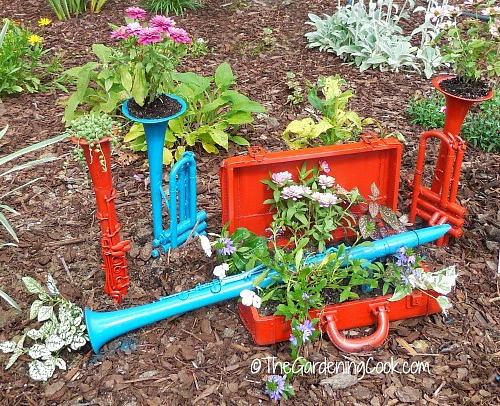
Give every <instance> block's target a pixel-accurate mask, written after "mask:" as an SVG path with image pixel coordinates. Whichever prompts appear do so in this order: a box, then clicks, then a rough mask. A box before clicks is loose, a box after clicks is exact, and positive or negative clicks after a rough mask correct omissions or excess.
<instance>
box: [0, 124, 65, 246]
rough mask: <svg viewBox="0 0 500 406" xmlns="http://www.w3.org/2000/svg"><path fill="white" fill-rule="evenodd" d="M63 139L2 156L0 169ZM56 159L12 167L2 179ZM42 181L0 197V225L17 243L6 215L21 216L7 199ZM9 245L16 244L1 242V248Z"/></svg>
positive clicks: (36, 160) (31, 181)
mask: <svg viewBox="0 0 500 406" xmlns="http://www.w3.org/2000/svg"><path fill="white" fill-rule="evenodd" d="M7 130H8V126H6V127H5V128H4V129H3V130H0V139H1V138H2V137H3V136H4V135H5V134H6V133H7ZM63 138H64V136H63V135H60V136H57V137H54V138H50V139H48V140H45V141H41V142H38V143H36V144H33V145H30V146H29V147H26V148H23V149H21V150H19V151H15V152H12V153H10V154H8V155H5V156H2V157H0V168H1V167H2V166H3V165H5V164H6V163H8V162H10V161H13V160H17V159H18V158H19V157H21V156H23V155H26V154H29V153H31V152H34V151H36V150H38V149H41V148H44V147H46V146H48V145H51V144H54V143H56V142H58V141H60V140H62V139H63ZM56 159H57V158H56V157H45V158H39V159H35V160H32V161H28V162H25V163H23V164H19V165H15V166H13V167H11V168H10V169H7V170H5V171H3V172H1V173H0V178H2V177H5V176H8V175H9V174H12V173H14V172H16V171H20V170H23V169H26V168H30V167H31V166H34V165H39V164H43V163H46V162H50V161H54V160H56ZM40 179H42V178H36V179H32V180H30V181H29V182H26V183H24V184H22V185H21V186H18V187H15V188H14V189H11V190H9V191H7V192H5V193H3V194H2V195H1V196H0V225H1V226H2V227H3V228H4V229H5V230H6V231H7V232H8V233H9V234H10V236H11V237H12V238H13V239H14V240H15V241H16V242H19V240H18V238H17V235H16V232H15V231H14V229H13V227H12V225H11V224H10V222H9V220H8V219H7V217H6V216H5V214H4V213H11V214H19V213H18V212H17V211H16V210H15V209H13V208H12V207H10V206H9V205H8V204H7V203H6V202H5V198H6V197H8V196H10V195H12V194H14V193H16V192H18V191H20V190H21V189H23V188H25V187H26V186H29V185H31V184H32V183H34V182H36V181H38V180H40ZM7 245H15V244H12V243H7V242H5V241H1V240H0V248H2V247H4V246H7Z"/></svg>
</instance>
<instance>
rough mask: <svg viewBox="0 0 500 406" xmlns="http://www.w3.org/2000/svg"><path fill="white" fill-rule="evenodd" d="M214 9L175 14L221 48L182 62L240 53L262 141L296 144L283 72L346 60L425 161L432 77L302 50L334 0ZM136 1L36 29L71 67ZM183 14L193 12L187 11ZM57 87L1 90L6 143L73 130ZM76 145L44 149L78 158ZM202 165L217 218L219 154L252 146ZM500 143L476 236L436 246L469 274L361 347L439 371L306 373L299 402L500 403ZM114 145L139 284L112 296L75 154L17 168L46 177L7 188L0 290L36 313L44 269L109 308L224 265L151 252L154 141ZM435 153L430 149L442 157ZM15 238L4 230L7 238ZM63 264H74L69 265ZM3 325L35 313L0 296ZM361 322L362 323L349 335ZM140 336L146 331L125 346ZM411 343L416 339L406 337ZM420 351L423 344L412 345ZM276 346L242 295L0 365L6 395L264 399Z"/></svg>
mask: <svg viewBox="0 0 500 406" xmlns="http://www.w3.org/2000/svg"><path fill="white" fill-rule="evenodd" d="M204 3H205V4H206V6H205V8H203V9H201V10H199V11H198V12H196V13H194V12H190V13H188V14H187V15H186V16H185V17H184V18H178V19H177V20H178V21H179V24H180V25H182V26H183V27H185V28H186V29H187V30H188V31H189V32H191V33H192V35H193V37H194V38H196V37H203V38H204V39H205V40H208V41H209V47H213V48H214V52H213V53H209V54H208V55H206V56H204V57H201V58H199V59H193V60H188V61H187V63H186V64H185V65H184V69H185V70H186V71H193V72H197V73H202V74H206V75H208V74H213V72H214V70H215V68H216V67H217V66H218V65H219V64H220V63H221V62H222V61H228V62H229V63H230V64H231V67H232V68H233V71H234V73H235V74H236V75H237V76H238V79H237V83H238V90H239V91H242V92H244V93H245V94H246V95H247V96H249V97H250V98H252V100H256V101H259V102H260V103H262V104H263V105H264V106H265V107H266V108H267V109H268V116H261V117H260V118H259V119H257V120H256V122H255V123H254V125H253V127H245V128H242V129H241V131H242V132H243V133H244V134H245V136H246V137H247V138H248V139H249V140H250V141H251V143H252V144H255V145H262V146H263V147H265V148H266V150H268V151H280V150H284V149H285V148H286V147H285V145H284V143H283V142H282V141H281V133H282V132H283V130H284V128H285V127H286V125H287V124H288V123H289V122H290V120H293V119H295V118H297V117H298V116H299V117H301V118H302V117H303V115H304V106H295V105H289V104H286V100H287V96H288V89H287V86H286V84H285V81H286V72H287V71H293V72H294V73H295V74H296V75H297V77H298V78H299V79H300V80H301V81H304V82H305V80H309V81H311V82H314V81H315V80H316V79H317V77H318V76H319V75H325V74H331V73H339V74H341V76H342V77H343V78H344V79H346V80H347V82H348V83H349V84H350V86H351V87H352V88H353V89H354V91H355V94H356V97H355V98H354V99H353V102H352V103H351V108H352V109H353V110H355V111H357V112H358V113H359V114H361V115H363V116H370V117H374V118H377V119H378V120H379V121H381V122H383V124H384V125H385V126H386V127H388V128H389V129H390V130H399V131H401V132H402V133H403V134H404V136H405V137H406V139H407V141H408V144H407V145H406V146H405V148H404V151H403V162H402V180H404V179H405V178H406V177H407V176H411V175H412V174H413V170H414V166H415V159H416V148H417V147H418V135H419V133H420V132H421V128H420V127H418V126H415V125H411V124H410V123H409V121H408V120H407V119H406V115H405V103H404V100H407V99H408V98H409V97H410V96H412V95H413V94H414V93H415V92H419V94H420V95H423V94H425V93H426V92H427V91H428V89H430V88H431V84H430V82H429V81H427V80H425V79H424V78H422V77H421V76H418V75H416V74H407V73H405V72H400V73H387V72H384V73H383V72H379V71H373V70H368V71H366V72H364V73H362V74H361V73H359V71H358V70H357V69H356V68H355V67H352V66H349V65H345V64H342V63H341V61H340V60H339V59H338V58H335V57H333V56H332V55H329V54H326V53H319V52H317V51H316V50H307V49H306V48H305V45H306V40H305V38H304V37H303V33H304V32H306V31H307V30H308V29H309V28H308V26H305V25H304V22H305V21H306V20H307V13H309V12H314V13H316V14H318V15H321V14H322V13H331V12H333V8H334V5H332V3H331V2H328V1H323V0H320V1H312V0H308V1H303V2H292V3H291V4H288V5H285V4H284V3H283V2H281V1H247V2H246V3H247V5H246V6H243V5H242V4H241V3H240V2H233V4H235V5H237V4H240V5H239V6H235V7H232V6H231V2H229V1H219V0H205V1H204ZM135 4H136V3H135V2H133V1H130V0H126V1H123V2H122V1H117V0H109V1H108V2H107V3H106V5H105V7H104V8H103V10H102V12H101V14H99V15H91V14H86V15H84V16H82V17H80V18H78V19H73V20H71V21H69V22H59V21H53V23H52V24H51V25H50V26H47V27H44V28H43V29H40V35H41V36H43V37H44V44H45V46H46V47H53V48H54V49H55V50H60V51H62V52H64V54H63V57H62V61H63V63H64V65H65V67H66V68H69V67H71V66H76V65H82V64H84V63H85V62H87V61H88V59H89V58H90V56H89V53H88V51H87V50H88V49H89V48H90V47H91V45H92V44H93V43H95V42H104V43H110V39H109V38H108V35H109V27H108V23H113V24H117V25H118V24H121V22H122V18H123V10H124V9H125V8H126V7H127V6H130V5H135ZM3 15H4V16H7V17H11V18H13V19H14V20H18V21H23V22H24V23H25V24H27V25H29V26H30V27H31V28H32V29H33V30H37V24H36V22H37V21H38V19H39V18H40V17H42V16H49V17H51V18H52V19H53V20H55V18H54V17H53V16H52V14H51V11H50V8H49V6H48V5H47V4H46V3H45V2H36V4H35V2H10V3H8V4H5V6H4V9H3ZM181 23H182V24H181ZM264 27H269V28H271V29H272V36H273V37H275V38H276V40H277V41H276V43H275V45H273V46H272V47H271V48H270V49H268V50H265V51H260V52H257V51H254V50H255V49H256V48H257V45H258V43H259V40H260V39H261V38H262V36H263V34H262V30H263V28H264ZM62 97H64V93H62V92H60V91H57V92H56V91H54V92H47V93H39V94H33V95H29V94H22V95H19V96H13V97H5V98H3V103H2V104H0V128H3V126H4V125H5V124H9V126H10V129H9V133H8V137H7V136H6V137H4V138H3V139H2V140H1V141H0V146H1V149H2V153H8V152H11V151H14V150H17V149H18V148H20V147H24V146H27V145H30V144H32V143H33V142H35V141H38V140H41V139H45V138H48V137H49V136H52V135H56V134H59V133H60V132H62V131H63V129H64V125H63V124H62V122H61V118H62V114H63V107H62V106H61V105H59V104H58V103H57V102H58V101H59V100H60V99H61V98H62ZM70 150H71V145H70V143H69V142H68V143H60V144H57V145H56V146H54V147H52V148H51V149H50V150H47V151H45V154H54V155H57V156H62V157H65V158H66V157H67V156H68V155H69V152H70ZM195 153H196V161H197V168H198V193H199V196H198V207H199V208H200V209H202V210H205V211H206V212H207V214H208V220H207V222H208V231H209V232H218V231H219V230H220V225H221V197H220V187H219V179H218V171H219V165H220V163H221V162H222V160H223V159H225V158H227V157H229V156H234V155H237V154H243V153H246V151H245V150H244V148H236V147H230V149H229V151H228V153H221V154H220V155H207V154H206V153H204V152H203V151H202V150H198V149H197V150H195ZM499 158H500V157H499V156H498V154H491V153H484V152H481V151H480V150H477V149H475V148H468V149H467V151H466V155H465V161H464V166H463V170H462V182H461V185H460V189H459V192H458V196H459V200H460V203H461V204H463V205H465V206H466V207H467V210H468V213H467V216H466V225H465V227H464V229H465V233H464V237H462V239H460V240H458V241H453V240H452V242H451V245H450V247H448V248H436V247H434V246H430V245H428V246H426V247H424V252H425V254H426V256H427V258H426V263H427V264H428V265H429V267H430V268H431V269H436V268H438V267H444V266H446V265H449V264H456V266H457V270H458V274H459V277H458V280H457V283H458V286H457V289H456V291H455V293H454V296H452V298H451V300H452V303H453V304H454V307H453V308H452V309H451V310H450V311H449V316H448V317H443V316H442V315H441V314H438V315H434V316H429V317H421V318H416V319H410V320H403V321H397V322H393V323H391V332H390V333H389V337H388V339H387V340H386V342H385V343H384V345H383V346H382V347H381V349H380V350H379V351H377V352H373V353H367V354H365V355H361V356H352V359H355V360H359V361H361V360H364V359H366V356H373V357H374V359H375V360H376V361H387V360H390V359H391V357H393V358H394V359H397V360H400V361H413V360H419V361H428V362H429V363H430V366H431V372H430V373H421V374H414V375H404V374H401V375H397V374H389V375H375V376H367V377H365V378H364V379H362V380H360V381H356V382H354V383H353V384H352V386H350V387H348V388H346V389H340V390H338V389H335V384H336V382H335V381H334V380H330V381H324V379H325V378H327V377H326V376H323V375H319V374H316V375H307V376H304V377H299V378H298V379H296V380H295V382H294V389H295V392H296V396H295V397H294V398H293V400H291V401H290V402H289V404H302V405H317V404H354V403H358V404H371V405H374V406H375V405H382V404H396V403H397V402H408V403H412V402H413V403H417V404H418V403H420V404H438V403H441V404H457V405H458V404H481V403H483V404H497V403H499V401H500V400H499V399H498V395H497V393H498V392H497V391H498V382H497V381H496V379H498V373H499V371H498V351H499V348H498V340H499V338H500V335H499V334H500V333H499V328H500V327H499V321H498V316H495V315H498V314H499V310H500V309H499V304H500V300H499V296H500V292H499V283H500V281H499V279H498V276H496V275H497V274H496V269H497V268H496V267H497V266H498V263H497V262H496V261H497V256H498V244H497V242H498V241H500V218H499V217H498V213H499V210H500V202H499V200H498V194H499V190H500V189H499V188H500V180H499V175H498V174H499V173H500V159H499ZM113 159H114V160H115V164H113V167H112V169H113V174H114V181H115V182H116V184H115V187H116V189H117V190H118V194H119V195H118V198H117V199H116V208H117V213H118V218H119V221H120V223H121V225H122V230H123V235H122V237H123V238H128V239H131V240H132V249H131V251H130V252H129V256H128V264H129V275H130V281H131V286H130V290H129V292H128V293H127V295H126V296H125V297H124V299H123V301H122V303H121V304H120V305H115V304H113V303H112V301H111V299H110V298H109V297H107V296H106V295H104V294H103V291H102V289H103V285H104V274H103V272H102V271H101V269H100V262H101V259H100V245H99V235H100V230H99V224H98V222H97V221H96V220H95V210H94V207H95V201H94V196H93V193H92V191H91V189H90V188H88V187H86V186H85V185H84V184H83V181H82V179H83V178H82V173H81V170H80V168H79V167H78V164H77V163H74V162H71V163H70V164H69V166H68V168H67V169H64V168H63V164H62V161H61V160H59V161H56V162H52V163H49V164H46V165H44V166H39V167H36V168H33V169H30V170H29V171H25V172H18V173H16V175H15V177H13V178H12V182H13V184H15V185H19V184H22V183H24V182H26V181H28V180H29V179H33V178H35V177H37V176H45V179H44V180H43V181H40V182H38V183H35V184H34V186H32V187H31V188H28V189H26V190H25V191H24V192H23V193H22V194H18V195H15V196H13V197H12V198H10V199H9V203H10V204H11V205H12V206H13V207H16V208H17V209H18V210H19V211H20V212H21V213H22V215H21V216H16V217H13V218H12V222H13V225H14V226H15V228H16V230H17V231H18V236H19V239H20V243H19V244H18V247H6V249H3V250H2V251H0V264H1V266H0V288H1V289H2V290H4V291H6V292H7V293H9V295H11V296H12V297H13V298H15V299H16V301H17V302H18V303H19V304H20V305H21V307H22V308H23V309H24V310H25V311H26V309H27V307H28V306H29V303H31V301H32V299H33V297H32V296H31V295H28V294H27V293H25V291H24V290H23V287H22V284H21V281H20V278H21V277H22V276H25V275H30V276H32V277H34V278H36V279H39V280H43V279H44V277H45V276H46V274H47V272H51V273H52V275H53V276H54V278H55V279H56V280H57V281H58V283H59V286H60V289H61V291H62V292H63V293H64V294H65V295H66V296H67V297H68V298H69V299H70V300H72V301H74V302H75V303H77V304H78V305H80V306H82V307H85V306H89V307H91V308H92V309H94V310H98V311H109V310H115V309H118V308H119V309H122V308H127V307H130V306H135V305H140V304H145V303H150V302H152V301H154V300H157V299H158V298H159V297H161V296H164V295H166V294H171V293H175V292H177V291H179V290H181V289H185V288H187V287H191V286H193V285H196V283H200V282H205V281H207V280H209V279H211V277H212V269H213V264H212V263H211V261H210V260H209V259H207V258H206V257H204V254H203V253H202V252H201V250H199V247H198V245H196V249H195V247H193V244H188V245H187V247H186V248H183V249H179V250H174V251H173V252H172V253H171V254H170V256H169V258H167V256H166V255H165V256H162V257H160V258H159V259H156V260H152V259H151V258H150V252H151V246H150V241H151V240H152V227H151V218H150V216H151V212H150V210H149V209H148V208H149V205H150V197H149V189H148V188H147V187H146V185H145V180H146V178H147V176H148V169H147V165H146V164H145V155H144V154H135V153H132V152H131V151H129V150H126V149H119V150H118V151H117V153H116V154H115V155H114V157H113ZM430 159H431V157H429V162H430ZM408 191H409V190H408V187H407V185H406V184H405V183H404V182H401V184H400V199H399V201H400V207H399V209H400V211H407V209H406V208H405V206H404V204H405V198H406V195H407V192H408ZM4 238H6V237H4ZM66 268H67V269H66ZM0 308H1V310H2V311H1V312H0V313H1V316H0V318H1V326H0V330H1V333H0V339H1V340H3V339H7V338H10V337H12V336H13V335H16V334H18V333H19V332H20V331H21V330H22V329H23V328H25V327H26V326H27V325H28V322H27V317H26V313H23V314H20V313H18V312H16V311H15V310H12V309H10V308H9V306H8V305H7V304H6V303H5V302H3V301H2V302H0ZM352 334H353V336H354V335H355V334H356V332H353V333H352ZM130 343H135V344H134V345H129V344H130ZM405 344H408V345H409V346H406V345H405ZM307 351H308V354H309V356H310V357H311V358H312V359H316V360H323V359H324V358H325V357H326V359H329V360H343V359H344V357H343V356H342V355H341V354H340V353H339V351H338V350H337V349H335V348H334V347H333V346H331V345H330V344H328V342H326V341H321V340H320V341H316V342H315V344H314V345H311V346H309V347H308V348H307ZM416 353H417V354H418V353H420V354H421V355H416ZM268 356H276V357H278V358H279V359H283V360H290V359H289V345H288V344H287V343H284V344H276V345H273V346H270V347H259V346H255V345H254V344H253V343H252V340H251V337H250V335H249V334H248V333H247V332H246V330H245V328H244V327H243V325H242V323H241V322H240V320H239V318H238V315H237V301H236V300H231V301H228V302H226V303H222V304H220V305H215V306H211V307H209V308H202V309H199V310H196V311H194V312H191V313H189V314H186V315H183V316H179V317H175V318H173V319H170V320H164V321H162V322H159V323H156V324H154V325H149V326H147V327H145V328H142V329H140V330H138V331H136V332H134V333H131V334H129V335H127V336H125V337H123V338H121V339H118V340H115V341H113V342H111V343H110V344H109V345H108V346H106V347H105V348H104V351H103V352H102V354H101V355H99V356H98V357H95V356H94V355H93V354H92V352H91V350H90V346H87V347H85V349H84V351H81V352H78V353H74V354H72V355H70V356H69V357H68V370H67V371H59V372H57V373H56V374H55V376H54V378H52V379H51V380H49V381H48V382H47V383H38V382H33V381H30V380H29V378H28V375H27V368H26V363H24V362H17V363H16V364H15V365H14V366H13V367H12V368H11V369H10V370H8V371H4V370H3V369H1V370H0V403H1V404H5V405H24V404H37V405H46V404H66V405H70V404H100V405H107V404H109V405H118V404H119V405H143V404H149V405H160V404H169V405H177V404H179V405H180V404H188V403H189V404H207V405H208V404H226V405H232V404H238V405H244V404H259V402H261V401H262V402H264V403H265V402H267V401H268V396H267V395H265V394H264V392H263V389H262V388H263V380H264V379H266V376H267V372H266V371H264V370H262V371H261V372H260V373H257V374H253V373H251V370H250V365H251V363H252V361H253V360H254V359H256V358H264V357H268Z"/></svg>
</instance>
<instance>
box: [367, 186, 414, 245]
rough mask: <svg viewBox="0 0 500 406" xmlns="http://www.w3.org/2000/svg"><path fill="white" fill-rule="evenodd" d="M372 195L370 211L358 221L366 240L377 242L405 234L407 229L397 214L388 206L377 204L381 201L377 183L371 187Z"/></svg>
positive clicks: (369, 205)
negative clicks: (392, 235)
mask: <svg viewBox="0 0 500 406" xmlns="http://www.w3.org/2000/svg"><path fill="white" fill-rule="evenodd" d="M371 193H372V194H371V195H369V196H368V197H369V198H370V201H369V202H368V210H366V214H363V215H362V216H361V217H360V218H359V221H358V227H359V231H360V232H361V236H362V237H363V238H364V239H368V238H373V239H375V240H377V239H380V238H385V237H387V236H389V235H391V234H393V233H404V232H405V231H406V228H405V226H404V224H403V223H401V221H400V220H399V219H398V217H397V215H396V213H394V211H393V210H392V209H391V208H390V207H387V206H384V205H381V204H380V203H378V202H377V200H380V198H381V197H380V191H379V189H378V187H377V185H376V184H375V183H372V185H371Z"/></svg>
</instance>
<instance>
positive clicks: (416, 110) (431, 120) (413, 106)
mask: <svg viewBox="0 0 500 406" xmlns="http://www.w3.org/2000/svg"><path fill="white" fill-rule="evenodd" d="M444 103H445V101H444V96H443V95H442V93H440V92H438V91H437V90H432V91H431V92H430V93H429V95H428V96H421V95H414V96H412V97H411V98H410V99H409V100H408V107H407V108H406V113H407V114H408V117H409V118H410V120H411V123H412V124H420V125H421V126H422V127H424V128H426V129H430V128H443V125H444V117H445V116H444V111H445V110H444V108H445V107H444Z"/></svg>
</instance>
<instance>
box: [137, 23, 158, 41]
mask: <svg viewBox="0 0 500 406" xmlns="http://www.w3.org/2000/svg"><path fill="white" fill-rule="evenodd" d="M137 36H138V37H139V39H138V40H137V43H139V44H141V45H148V44H151V43H153V42H161V41H162V40H163V38H162V36H161V31H160V29H159V28H156V27H146V28H143V29H142V30H141V31H139V33H138V34H137Z"/></svg>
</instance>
